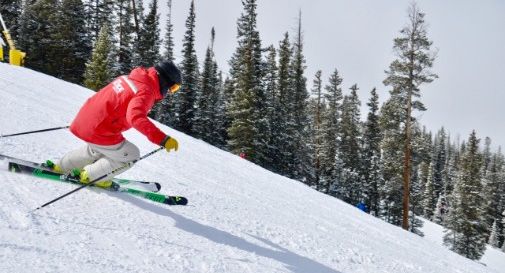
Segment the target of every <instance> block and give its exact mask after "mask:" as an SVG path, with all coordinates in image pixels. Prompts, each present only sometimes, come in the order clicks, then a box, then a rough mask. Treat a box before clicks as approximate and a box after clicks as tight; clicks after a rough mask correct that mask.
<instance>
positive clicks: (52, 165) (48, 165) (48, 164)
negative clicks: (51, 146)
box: [40, 159, 63, 174]
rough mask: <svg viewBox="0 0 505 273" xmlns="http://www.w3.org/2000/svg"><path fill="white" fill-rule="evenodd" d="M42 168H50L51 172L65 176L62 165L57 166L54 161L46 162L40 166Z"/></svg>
mask: <svg viewBox="0 0 505 273" xmlns="http://www.w3.org/2000/svg"><path fill="white" fill-rule="evenodd" d="M40 165H41V166H42V167H44V168H48V169H50V170H51V171H53V172H55V173H59V174H63V170H62V169H61V167H60V165H58V164H55V163H54V162H53V161H51V160H49V159H48V160H46V162H45V163H42V164H40Z"/></svg>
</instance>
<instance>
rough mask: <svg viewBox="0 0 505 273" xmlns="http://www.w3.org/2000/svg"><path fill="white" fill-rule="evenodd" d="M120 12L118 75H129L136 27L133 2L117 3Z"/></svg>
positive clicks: (120, 0)
mask: <svg viewBox="0 0 505 273" xmlns="http://www.w3.org/2000/svg"><path fill="white" fill-rule="evenodd" d="M117 11H118V19H119V21H118V23H119V26H118V30H119V34H118V36H119V37H118V38H119V41H118V53H117V73H118V74H121V75H126V74H129V72H130V71H131V70H132V68H133V55H134V41H135V26H134V24H133V9H132V6H131V0H119V1H118V2H117Z"/></svg>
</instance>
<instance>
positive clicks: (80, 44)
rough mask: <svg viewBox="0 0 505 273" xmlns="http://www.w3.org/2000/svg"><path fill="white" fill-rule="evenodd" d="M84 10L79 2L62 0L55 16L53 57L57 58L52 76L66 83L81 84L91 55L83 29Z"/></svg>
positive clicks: (86, 35)
mask: <svg viewBox="0 0 505 273" xmlns="http://www.w3.org/2000/svg"><path fill="white" fill-rule="evenodd" d="M84 18H85V10H84V5H83V3H82V1H81V0H63V1H62V2H61V8H60V9H59V12H58V13H57V14H56V22H55V29H53V31H52V35H51V39H52V43H53V49H54V50H56V52H54V56H58V55H59V56H64V57H63V58H61V57H59V58H58V60H57V61H56V62H55V63H56V65H57V66H56V71H55V73H56V74H53V75H54V76H56V77H58V78H61V79H64V80H66V81H70V82H74V83H81V82H82V79H83V74H84V70H85V68H86V66H85V65H86V61H87V60H88V59H89V57H90V55H91V44H90V40H89V35H88V34H87V33H86V31H87V30H86V28H85V21H84Z"/></svg>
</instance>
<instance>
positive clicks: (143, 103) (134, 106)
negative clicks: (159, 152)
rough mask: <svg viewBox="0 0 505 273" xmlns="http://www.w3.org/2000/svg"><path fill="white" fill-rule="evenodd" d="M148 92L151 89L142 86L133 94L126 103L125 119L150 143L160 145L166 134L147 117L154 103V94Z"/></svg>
mask: <svg viewBox="0 0 505 273" xmlns="http://www.w3.org/2000/svg"><path fill="white" fill-rule="evenodd" d="M149 92H151V91H150V90H146V89H145V88H142V89H140V90H139V91H138V93H137V94H135V96H134V97H133V98H132V99H131V101H130V103H129V104H128V109H127V111H126V120H127V121H128V123H130V124H131V126H132V127H133V128H135V129H136V130H138V131H139V132H141V133H142V134H143V135H145V136H146V137H147V138H148V139H149V140H150V141H151V142H152V143H154V144H157V145H161V142H162V141H163V139H165V137H166V136H167V135H166V134H165V133H163V132H162V131H161V130H160V129H158V127H156V126H155V125H154V124H153V123H152V122H151V121H150V120H149V118H148V117H147V113H148V112H149V110H151V107H152V106H153V105H154V96H152V95H151V94H150V93H149Z"/></svg>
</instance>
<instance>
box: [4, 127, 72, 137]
mask: <svg viewBox="0 0 505 273" xmlns="http://www.w3.org/2000/svg"><path fill="white" fill-rule="evenodd" d="M69 127H70V126H63V127H54V128H48V129H42V130H35V131H28V132H22V133H16V134H10V135H0V138H3V137H11V136H20V135H27V134H33V133H41V132H47V131H55V130H61V129H67V128H69Z"/></svg>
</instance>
